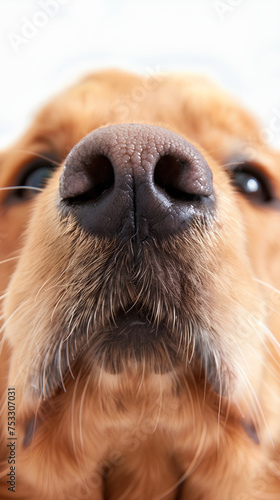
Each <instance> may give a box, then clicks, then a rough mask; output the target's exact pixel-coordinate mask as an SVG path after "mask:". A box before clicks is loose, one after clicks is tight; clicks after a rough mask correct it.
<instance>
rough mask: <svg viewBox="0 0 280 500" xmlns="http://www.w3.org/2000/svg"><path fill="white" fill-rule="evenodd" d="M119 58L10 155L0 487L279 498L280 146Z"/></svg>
mask: <svg viewBox="0 0 280 500" xmlns="http://www.w3.org/2000/svg"><path fill="white" fill-rule="evenodd" d="M262 136H263V134H262V130H261V128H260V126H259V125H258V124H257V123H256V121H255V119H254V118H253V117H251V116H250V114H249V113H248V112H247V111H245V110H244V109H243V107H242V106H241V105H240V104H239V103H238V102H237V101H236V100H234V99H233V98H232V97H231V96H229V95H228V94H227V93H226V92H225V91H224V90H222V89H221V88H220V87H218V86H217V85H216V83H213V82H212V81H211V80H209V79H208V78H206V77H203V76H199V75H198V76H197V75H189V74H186V75H182V74H173V75H165V74H162V75H160V74H157V75H151V76H149V77H144V76H139V75H133V74H129V73H126V72H121V71H117V70H108V71H101V72H97V73H94V74H91V75H89V76H88V77H86V78H84V79H83V80H82V81H80V82H79V83H78V84H76V85H74V86H72V87H70V88H68V90H66V91H65V92H63V93H61V94H60V95H58V96H56V97H55V98H53V100H52V101H51V102H50V103H49V104H47V105H46V106H45V107H44V108H43V109H42V110H41V111H40V112H39V114H38V115H37V116H36V117H35V119H34V122H33V124H32V125H31V127H30V128H29V129H28V131H27V132H26V133H25V134H24V135H23V137H22V138H21V139H20V140H19V141H18V142H17V143H16V144H14V145H13V146H12V147H11V148H9V149H7V150H6V151H4V152H3V153H2V155H1V167H0V184H1V190H0V197H1V201H0V203H1V205H0V206H1V219H0V237H1V248H0V251H1V255H0V260H1V268H0V269H1V294H2V295H1V300H2V319H1V321H2V327H1V339H2V340H1V360H0V395H1V441H0V460H1V462H0V464H1V468H0V477H1V483H0V484H1V486H0V497H1V499H8V498H16V499H28V500H38V499H40V500H41V499H44V500H50V499H53V498H58V499H60V500H82V499H83V500H84V499H92V500H147V499H148V500H160V499H165V500H187V499H188V500H189V499H192V500H256V499H262V500H266V499H267V500H279V498H280V475H279V474H280V458H279V452H280V421H279V411H280V399H279V395H280V392H279V388H280V381H279V347H280V346H279V339H280V335H279V328H280V319H279V311H280V308H279V300H280V292H279V288H280V265H279V257H280V170H279V164H280V155H279V153H277V152H276V151H274V150H272V149H271V147H270V146H269V145H268V144H266V143H265V141H264V140H263V137H262Z"/></svg>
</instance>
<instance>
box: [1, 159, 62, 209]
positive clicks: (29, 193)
mask: <svg viewBox="0 0 280 500" xmlns="http://www.w3.org/2000/svg"><path fill="white" fill-rule="evenodd" d="M54 169H55V161H54V160H52V159H51V158H50V159H48V158H36V159H35V160H34V161H31V162H30V163H28V164H27V165H25V166H24V167H23V169H22V170H21V172H20V174H19V176H18V178H17V179H16V182H15V184H14V186H15V189H14V190H13V192H12V194H11V196H10V197H9V198H10V200H11V201H12V200H13V201H25V200H30V199H31V198H33V197H34V195H36V194H37V193H39V192H40V190H41V189H43V188H44V187H45V185H46V182H47V180H48V179H49V178H50V177H51V175H52V174H53V172H54Z"/></svg>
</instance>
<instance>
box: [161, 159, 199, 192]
mask: <svg viewBox="0 0 280 500" xmlns="http://www.w3.org/2000/svg"><path fill="white" fill-rule="evenodd" d="M188 167H189V165H188V163H187V162H182V161H180V160H178V159H177V158H174V157H173V156H170V155H166V156H163V157H162V158H160V160H159V161H158V162H157V164H156V167H155V171H154V183H155V185H156V186H158V187H160V188H162V189H164V191H165V192H166V193H167V194H168V195H169V196H171V198H174V199H176V200H182V201H189V199H190V196H191V193H187V192H186V185H185V182H184V178H185V177H186V170H187V168H188ZM191 197H193V196H191Z"/></svg>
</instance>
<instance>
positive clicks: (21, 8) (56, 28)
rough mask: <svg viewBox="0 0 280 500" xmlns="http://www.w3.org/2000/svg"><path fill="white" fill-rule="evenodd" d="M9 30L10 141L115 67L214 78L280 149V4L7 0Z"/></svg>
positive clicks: (4, 17)
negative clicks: (68, 91)
mask: <svg viewBox="0 0 280 500" xmlns="http://www.w3.org/2000/svg"><path fill="white" fill-rule="evenodd" d="M43 7H45V8H43ZM47 12H48V13H47ZM39 25H40V26H39ZM27 26H28V28H27ZM0 33H1V35H0V36H1V44H0V62H1V78H0V109H1V116H0V144H1V145H5V144H7V143H8V142H9V141H10V140H11V139H13V138H14V137H15V136H17V135H18V134H19V133H20V132H21V131H22V130H23V128H24V127H25V126H26V125H27V123H28V122H29V121H30V119H31V117H32V114H33V113H34V112H35V111H36V109H37V108H38V106H39V105H40V104H41V103H42V102H44V101H45V100H46V99H47V98H48V97H49V96H50V95H52V94H53V93H54V92H56V91H58V90H60V89H61V88H63V86H65V85H68V84H69V83H71V82H72V81H73V80H75V79H78V78H79V77H80V76H81V75H83V74H84V73H86V72H87V71H89V70H92V69H95V68H100V67H108V66H114V67H121V68H124V69H130V70H134V71H137V72H157V71H159V70H162V71H166V70H184V71H186V70H187V71H188V70H192V71H193V70H194V71H200V72H201V71H202V72H204V73H207V74H210V75H211V76H212V77H214V78H215V79H216V80H218V81H219V82H220V83H222V84H223V85H224V86H225V87H227V88H228V89H229V90H230V91H231V92H232V93H234V94H235V95H236V96H238V97H239V98H240V100H241V101H243V102H244V103H245V105H246V106H247V107H248V108H249V109H251V110H253V112H254V113H255V114H256V116H257V117H259V118H260V119H261V120H262V123H263V131H264V135H266V136H267V137H268V139H269V141H270V142H272V143H273V144H274V145H278V146H280V1H279V0H116V1H114V0H0Z"/></svg>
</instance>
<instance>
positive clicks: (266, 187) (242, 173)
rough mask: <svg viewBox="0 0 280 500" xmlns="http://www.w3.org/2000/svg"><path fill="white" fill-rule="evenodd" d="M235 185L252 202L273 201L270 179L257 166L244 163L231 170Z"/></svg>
mask: <svg viewBox="0 0 280 500" xmlns="http://www.w3.org/2000/svg"><path fill="white" fill-rule="evenodd" d="M231 176H232V181H233V184H234V186H236V187H237V189H238V190H239V191H240V193H242V194H244V196H246V198H248V200H250V201H251V202H252V203H256V204H263V203H268V202H270V201H272V199H273V194H272V189H271V186H270V183H269V180H268V179H267V178H266V177H265V176H264V175H263V174H262V173H261V172H260V171H259V170H257V169H256V168H255V167H253V166H251V165H246V164H244V165H242V166H238V167H237V168H233V170H231Z"/></svg>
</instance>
